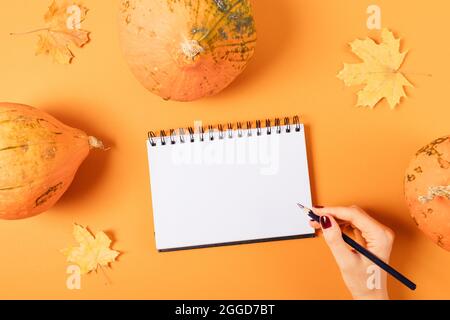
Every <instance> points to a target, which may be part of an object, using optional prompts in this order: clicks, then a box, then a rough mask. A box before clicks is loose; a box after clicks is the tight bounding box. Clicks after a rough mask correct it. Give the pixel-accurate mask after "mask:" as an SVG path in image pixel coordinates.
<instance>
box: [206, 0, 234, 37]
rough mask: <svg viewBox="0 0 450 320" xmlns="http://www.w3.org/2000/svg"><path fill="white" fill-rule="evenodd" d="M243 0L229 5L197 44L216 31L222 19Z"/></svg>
mask: <svg viewBox="0 0 450 320" xmlns="http://www.w3.org/2000/svg"><path fill="white" fill-rule="evenodd" d="M242 1H243V0H237V1H236V2H235V3H234V4H232V5H231V7H230V9H228V10H227V11H226V12H224V13H225V14H224V15H222V16H221V17H220V18H219V19H218V21H216V22H215V23H214V25H213V27H212V28H211V29H209V30H208V32H207V33H206V34H204V35H203V37H201V38H200V40H198V42H199V43H201V42H202V41H203V40H204V39H206V38H207V37H208V36H209V35H210V34H212V32H213V31H215V30H216V28H217V27H218V26H219V24H220V22H222V20H223V19H225V18H226V17H228V16H229V15H230V13H231V12H232V11H233V9H234V8H236V7H237V6H238V5H239V4H241V3H242Z"/></svg>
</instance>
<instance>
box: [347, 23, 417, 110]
mask: <svg viewBox="0 0 450 320" xmlns="http://www.w3.org/2000/svg"><path fill="white" fill-rule="evenodd" d="M381 38H382V42H381V43H379V44H377V43H376V42H375V41H373V40H372V39H369V38H366V39H364V40H355V41H353V42H352V43H350V46H351V49H352V51H353V53H355V54H356V55H357V56H358V57H359V58H360V59H361V60H362V61H363V63H359V64H344V69H342V71H341V72H340V73H339V74H338V78H339V79H341V80H343V81H344V83H345V85H346V86H355V85H365V87H364V88H363V89H362V90H361V91H359V92H358V103H357V105H358V106H366V107H370V108H373V107H375V105H376V104H377V103H378V102H380V101H381V100H382V99H383V98H386V99H387V101H388V103H389V105H390V107H391V108H392V109H394V108H395V107H396V106H397V105H398V104H399V103H400V100H401V98H403V97H406V93H405V90H404V87H405V86H409V87H412V86H413V85H412V84H411V83H410V82H409V81H408V80H407V79H406V78H405V76H404V75H403V74H402V73H401V72H400V71H399V70H400V67H401V66H402V64H403V61H404V59H405V56H406V53H407V52H400V39H396V38H395V37H394V34H393V33H392V32H391V31H389V30H388V29H384V30H383V31H382V33H381Z"/></svg>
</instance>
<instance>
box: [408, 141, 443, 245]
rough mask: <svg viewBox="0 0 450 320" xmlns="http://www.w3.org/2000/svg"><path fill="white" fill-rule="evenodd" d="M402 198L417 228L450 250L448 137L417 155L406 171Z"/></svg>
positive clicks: (435, 142)
mask: <svg viewBox="0 0 450 320" xmlns="http://www.w3.org/2000/svg"><path fill="white" fill-rule="evenodd" d="M405 196H406V202H407V204H408V207H409V209H410V211H411V215H412V218H413V219H414V221H415V223H416V225H417V226H418V227H419V229H420V230H422V231H423V232H424V233H425V234H426V235H427V236H428V237H429V238H430V239H432V240H433V241H434V242H435V243H436V244H438V245H439V246H441V247H442V248H444V249H446V250H448V251H450V136H447V137H443V138H440V139H437V140H435V141H433V142H432V143H430V144H429V145H427V146H425V147H423V148H422V149H420V150H419V151H418V152H417V154H416V156H415V158H414V159H413V160H412V161H411V164H410V166H409V168H408V170H407V172H406V177H405Z"/></svg>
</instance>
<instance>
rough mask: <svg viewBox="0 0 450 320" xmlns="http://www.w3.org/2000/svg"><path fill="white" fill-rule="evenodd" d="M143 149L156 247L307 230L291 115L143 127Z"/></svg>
mask: <svg viewBox="0 0 450 320" xmlns="http://www.w3.org/2000/svg"><path fill="white" fill-rule="evenodd" d="M147 149H148V159H149V169H150V185H151V196H152V204H153V221H154V231H155V242H156V248H157V249H158V250H159V251H173V250H182V249H193V248H203V247H210V246H221V245H232V244H245V243H251V242H263V241H272V240H287V239H297V238H304V237H312V236H314V230H313V229H312V228H311V227H310V226H309V223H308V219H307V217H306V216H305V215H303V214H302V213H301V212H300V211H299V210H298V207H297V203H302V204H304V205H305V206H311V191H310V181H309V174H308V162H307V154H306V143H305V131H304V126H303V124H301V123H300V121H299V118H298V117H294V118H292V119H291V118H284V119H275V120H274V121H271V120H266V121H265V122H264V123H263V122H261V121H256V122H254V123H253V122H250V121H249V122H245V123H236V124H231V123H230V124H227V125H225V126H223V125H218V126H208V127H207V128H205V127H204V126H202V125H201V124H200V123H197V124H196V125H195V126H194V127H192V128H187V129H177V130H174V129H172V130H169V131H160V132H159V134H156V133H154V132H150V133H149V136H148V140H147Z"/></svg>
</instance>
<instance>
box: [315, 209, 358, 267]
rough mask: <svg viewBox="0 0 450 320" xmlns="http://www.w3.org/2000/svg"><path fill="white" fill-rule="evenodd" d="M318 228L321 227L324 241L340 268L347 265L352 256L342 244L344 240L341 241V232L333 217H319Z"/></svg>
mask: <svg viewBox="0 0 450 320" xmlns="http://www.w3.org/2000/svg"><path fill="white" fill-rule="evenodd" d="M320 226H321V227H322V232H323V236H324V238H325V241H326V242H327V244H328V247H330V250H331V252H332V253H333V256H334V258H335V259H336V262H337V263H338V265H339V266H340V267H341V268H342V267H343V266H345V265H347V264H348V262H349V259H352V258H353V254H352V252H351V251H350V250H349V248H348V246H347V244H346V243H345V242H344V239H342V231H341V228H340V227H339V224H338V223H337V222H336V220H335V219H334V218H333V217H331V216H326V215H324V216H321V217H320Z"/></svg>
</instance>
